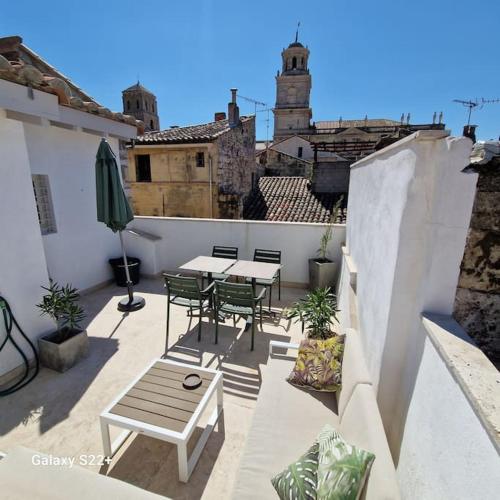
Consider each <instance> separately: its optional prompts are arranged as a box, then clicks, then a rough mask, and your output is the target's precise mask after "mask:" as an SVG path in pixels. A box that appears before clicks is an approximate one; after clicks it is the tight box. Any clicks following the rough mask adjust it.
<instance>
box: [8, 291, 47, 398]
mask: <svg viewBox="0 0 500 500" xmlns="http://www.w3.org/2000/svg"><path fill="white" fill-rule="evenodd" d="M0 310H1V311H2V316H3V322H4V325H5V331H6V333H7V335H6V336H5V339H4V340H3V341H2V343H1V344H0V366H1V361H2V350H3V349H4V348H5V347H6V345H7V342H9V341H10V342H11V343H12V345H13V346H14V348H15V349H16V351H17V352H18V353H19V355H20V356H21V358H22V359H23V363H24V373H23V375H22V376H21V377H20V378H19V379H18V380H17V381H15V382H14V383H13V384H11V385H10V387H2V388H0V397H2V396H8V395H9V394H13V393H14V392H16V391H18V390H19V389H22V388H23V387H24V386H26V385H27V384H29V383H30V382H31V381H32V380H33V379H34V378H35V377H36V376H37V375H38V371H39V369H40V362H39V359H38V353H37V352H36V349H35V346H34V345H33V344H32V342H31V340H30V339H29V338H28V337H27V336H26V334H25V333H24V332H23V330H22V328H21V327H20V326H19V323H18V322H17V320H16V318H15V317H14V315H13V314H12V310H11V308H10V306H9V303H8V302H7V300H6V299H4V298H3V297H2V296H1V295H0ZM13 326H15V327H16V328H17V330H18V331H19V333H20V334H21V336H22V337H23V338H24V340H25V341H26V342H27V343H28V345H29V347H30V348H31V350H32V351H33V354H34V358H35V369H34V370H33V372H32V373H31V374H30V362H29V359H28V355H27V354H26V353H25V352H24V351H23V349H22V348H21V347H20V346H19V344H18V343H17V342H16V340H15V339H14V337H13V336H12V327H13Z"/></svg>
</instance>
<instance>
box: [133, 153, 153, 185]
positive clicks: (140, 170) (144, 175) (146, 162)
mask: <svg viewBox="0 0 500 500" xmlns="http://www.w3.org/2000/svg"><path fill="white" fill-rule="evenodd" d="M135 180H136V182H151V159H150V157H149V155H137V156H136V157H135Z"/></svg>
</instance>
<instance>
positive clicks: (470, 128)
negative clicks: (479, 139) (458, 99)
mask: <svg viewBox="0 0 500 500" xmlns="http://www.w3.org/2000/svg"><path fill="white" fill-rule="evenodd" d="M476 127H477V125H465V126H464V132H463V136H464V137H468V138H469V139H472V142H473V143H474V144H475V143H476Z"/></svg>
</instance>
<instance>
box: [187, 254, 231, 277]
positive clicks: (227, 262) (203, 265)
mask: <svg viewBox="0 0 500 500" xmlns="http://www.w3.org/2000/svg"><path fill="white" fill-rule="evenodd" d="M235 262H236V261H235V260H233V259H222V258H220V257H208V256H206V255H200V256H199V257H196V258H194V259H193V260H190V261H189V262H186V263H185V264H183V265H182V266H181V267H179V269H185V270H186V271H199V272H202V273H207V274H208V279H209V281H210V280H211V279H212V273H220V274H224V273H225V272H226V270H227V269H228V268H229V267H231V266H232V265H233V264H234V263H235Z"/></svg>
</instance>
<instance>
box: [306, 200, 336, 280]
mask: <svg viewBox="0 0 500 500" xmlns="http://www.w3.org/2000/svg"><path fill="white" fill-rule="evenodd" d="M343 199H344V197H343V196H341V197H340V198H339V200H338V201H337V203H336V204H335V206H334V207H333V210H332V216H331V217H330V223H329V224H328V226H327V227H326V229H325V232H324V233H323V236H321V240H320V244H319V250H318V257H316V258H314V259H309V287H310V289H311V290H316V289H317V288H326V287H329V286H332V285H334V281H335V274H336V269H337V263H336V262H334V261H332V260H330V259H329V258H328V244H329V243H330V241H331V239H332V237H333V224H334V222H335V221H336V220H337V215H338V213H339V211H340V206H341V204H342V201H343Z"/></svg>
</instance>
